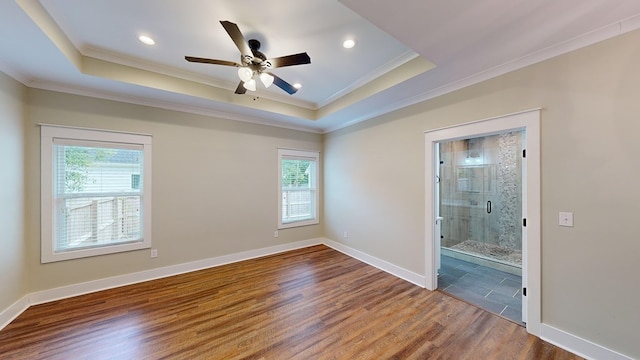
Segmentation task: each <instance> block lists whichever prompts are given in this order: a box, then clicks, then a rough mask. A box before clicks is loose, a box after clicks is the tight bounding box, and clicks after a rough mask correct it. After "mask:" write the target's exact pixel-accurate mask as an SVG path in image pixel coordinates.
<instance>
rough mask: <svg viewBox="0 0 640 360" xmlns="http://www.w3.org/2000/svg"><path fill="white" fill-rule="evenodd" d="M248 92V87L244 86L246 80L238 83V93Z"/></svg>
mask: <svg viewBox="0 0 640 360" xmlns="http://www.w3.org/2000/svg"><path fill="white" fill-rule="evenodd" d="M246 92H247V89H246V88H245V87H244V81H240V84H238V87H237V88H236V94H240V95H242V94H244V93H246Z"/></svg>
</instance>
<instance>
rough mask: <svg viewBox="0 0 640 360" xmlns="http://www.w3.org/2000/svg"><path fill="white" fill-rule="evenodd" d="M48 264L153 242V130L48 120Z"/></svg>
mask: <svg viewBox="0 0 640 360" xmlns="http://www.w3.org/2000/svg"><path fill="white" fill-rule="evenodd" d="M41 156H42V160H41V175H42V181H41V184H42V192H41V196H42V197H41V211H42V217H41V218H42V234H41V236H42V252H41V258H42V262H43V263H46V262H53V261H60V260H69V259H75V258H81V257H88V256H95V255H103V254H110V253H115V252H122V251H130V250H138V249H144V248H150V247H151V136H149V135H138V134H129V133H119V132H113V131H101V130H90V129H79V128H71V127H63V126H50V125H42V126H41Z"/></svg>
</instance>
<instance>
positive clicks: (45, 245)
mask: <svg viewBox="0 0 640 360" xmlns="http://www.w3.org/2000/svg"><path fill="white" fill-rule="evenodd" d="M54 139H71V140H81V141H82V140H84V141H103V142H109V143H121V144H123V147H127V145H129V146H130V145H137V146H142V148H143V156H144V164H143V173H144V174H145V176H143V180H142V181H143V184H142V186H143V189H144V190H143V200H142V201H143V203H142V204H143V205H142V206H143V208H142V209H143V211H142V222H143V223H142V224H143V225H142V234H143V235H142V241H139V242H135V243H123V244H115V245H110V246H103V247H96V248H86V249H78V250H69V251H64V252H55V249H54V234H55V231H54V230H55V229H54V214H53V211H54V206H53V196H54V194H53V188H54V186H53V185H54V184H53V143H54V141H53V140H54ZM151 140H152V137H151V135H146V134H133V133H125V132H118V131H109V130H97V129H86V128H76V127H69V126H57V125H45V124H40V141H41V147H40V156H41V160H40V167H41V174H40V175H41V195H40V206H41V209H40V212H41V262H42V263H48V262H54V261H63V260H71V259H78V258H84V257H89V256H97V255H105V254H112V253H118V252H124V251H132V250H140V249H148V248H150V247H151V163H152V161H151Z"/></svg>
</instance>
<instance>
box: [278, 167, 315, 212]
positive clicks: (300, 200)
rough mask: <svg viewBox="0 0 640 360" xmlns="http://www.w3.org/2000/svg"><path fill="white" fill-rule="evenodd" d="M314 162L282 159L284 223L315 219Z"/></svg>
mask: <svg viewBox="0 0 640 360" xmlns="http://www.w3.org/2000/svg"><path fill="white" fill-rule="evenodd" d="M315 167H316V162H315V161H314V160H298V159H296V160H293V159H282V222H283V223H289V222H293V221H300V220H308V219H313V218H315V184H314V182H315Z"/></svg>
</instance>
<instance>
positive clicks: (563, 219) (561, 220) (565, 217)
mask: <svg viewBox="0 0 640 360" xmlns="http://www.w3.org/2000/svg"><path fill="white" fill-rule="evenodd" d="M558 225H560V226H568V227H573V213H571V212H563V211H561V212H560V213H559V214H558Z"/></svg>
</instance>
